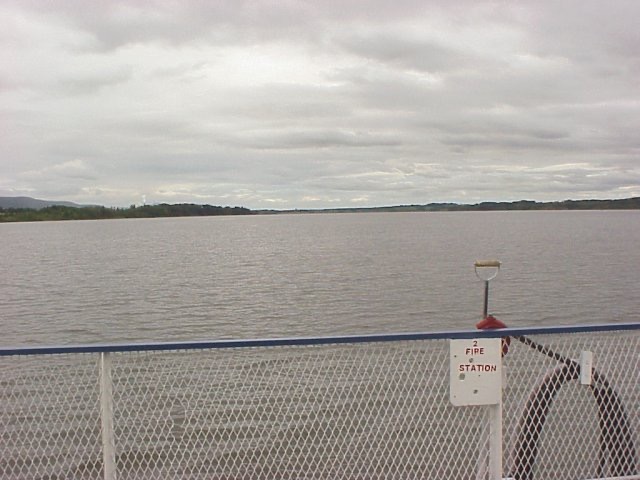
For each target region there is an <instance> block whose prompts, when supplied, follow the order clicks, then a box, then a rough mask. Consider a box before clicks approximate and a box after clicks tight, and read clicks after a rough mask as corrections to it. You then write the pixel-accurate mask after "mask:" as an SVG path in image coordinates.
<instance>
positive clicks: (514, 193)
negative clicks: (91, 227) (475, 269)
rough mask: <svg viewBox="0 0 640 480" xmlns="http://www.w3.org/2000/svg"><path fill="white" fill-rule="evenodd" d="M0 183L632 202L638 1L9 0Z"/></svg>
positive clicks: (270, 202) (0, 103) (130, 191)
mask: <svg viewBox="0 0 640 480" xmlns="http://www.w3.org/2000/svg"><path fill="white" fill-rule="evenodd" d="M0 19H1V24H2V28H1V29H0V30H1V31H0V196H18V195H27V196H32V197H36V198H44V199H58V200H71V201H76V202H80V203H94V204H95V203H98V204H103V205H109V206H128V205H130V204H133V203H135V204H141V203H142V202H143V201H146V202H147V203H155V202H169V203H179V202H194V203H209V204H214V205H242V206H246V207H250V208H279V209H280V208H282V209H284V208H324V207H350V206H380V205H395V204H411V203H418V204H422V203H430V202H445V201H453V202H461V203H475V202H479V201H485V200H501V201H511V200H519V199H530V200H538V201H548V200H564V199H568V198H571V199H584V198H625V197H631V196H639V195H640V135H639V132H640V28H638V19H640V2H638V1H635V0H630V1H622V0H615V1H613V2H604V1H600V0H598V1H590V0H580V1H562V0H554V1H546V0H545V1H540V0H529V1H481V0H479V1H470V0H463V1H444V0H443V1H428V0H394V1H380V0H367V1H360V0H340V1H338V0H310V1H294V0H253V1H243V0H229V1H226V0H219V1H216V0H199V1H187V0H184V1H183V0H176V1H165V0H158V1H152V0H149V1H127V2H115V1H113V2H111V1H109V2H106V1H105V2H87V1H85V0H68V1H65V0H59V1H55V0H54V1H46V2H45V1H35V0H33V1H29V0H15V1H13V0H2V1H1V2H0Z"/></svg>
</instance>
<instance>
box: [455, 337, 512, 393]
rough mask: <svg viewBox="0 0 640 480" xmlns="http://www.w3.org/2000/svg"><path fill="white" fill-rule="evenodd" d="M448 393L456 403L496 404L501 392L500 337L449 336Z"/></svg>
mask: <svg viewBox="0 0 640 480" xmlns="http://www.w3.org/2000/svg"><path fill="white" fill-rule="evenodd" d="M449 353H450V365H451V367H450V384H449V397H450V399H451V403H452V404H454V405H456V406H465V405H496V404H498V403H500V399H501V396H502V340H501V339H500V338H478V339H470V340H451V341H450V344H449Z"/></svg>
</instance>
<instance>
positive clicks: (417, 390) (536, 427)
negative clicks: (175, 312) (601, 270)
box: [0, 323, 640, 480]
mask: <svg viewBox="0 0 640 480" xmlns="http://www.w3.org/2000/svg"><path fill="white" fill-rule="evenodd" d="M639 352H640V323H627V324H611V325H591V326H570V327H546V328H508V329H500V330H486V331H477V330H474V331H458V332H439V333H415V334H393V335H366V336H336V337H323V338H281V339H267V340H221V341H212V342H178V343H175V342H174V343H144V344H109V345H86V346H59V347H20V348H2V349H0V478H10V479H36V478H50V479H53V478H78V479H83V478H87V479H88V478H105V479H108V480H113V479H116V478H117V479H158V478H184V479H196V478H202V479H204V478H206V479H220V480H222V479H272V478H278V479H338V478H345V479H383V478H384V479H412V478H425V479H436V478H437V479H445V478H446V479H501V478H504V479H506V478H513V479H518V480H529V479H550V478H553V479H565V478H566V479H585V480H586V479H603V478H618V479H630V478H640V458H639V450H640V355H639Z"/></svg>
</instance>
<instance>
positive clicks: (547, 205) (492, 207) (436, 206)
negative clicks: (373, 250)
mask: <svg viewBox="0 0 640 480" xmlns="http://www.w3.org/2000/svg"><path fill="white" fill-rule="evenodd" d="M638 209H640V197H633V198H624V199H619V200H565V201H563V202H534V201H532V200H519V201H517V202H482V203H476V204H472V205H469V204H458V203H429V204H427V205H398V206H391V207H370V208H335V209H325V210H289V211H286V212H278V211H271V212H269V213H294V212H295V213H348V212H354V213H355V212H485V211H506V210H638ZM261 213H267V212H261Z"/></svg>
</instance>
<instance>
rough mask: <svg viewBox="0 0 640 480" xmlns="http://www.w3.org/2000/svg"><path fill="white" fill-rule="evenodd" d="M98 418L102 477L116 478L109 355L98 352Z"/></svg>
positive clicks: (106, 478) (108, 479) (111, 479)
mask: <svg viewBox="0 0 640 480" xmlns="http://www.w3.org/2000/svg"><path fill="white" fill-rule="evenodd" d="M100 419H101V421H102V455H103V465H104V479H105V480H116V449H115V438H114V434H113V386H112V383H111V356H110V355H109V353H108V352H102V353H100Z"/></svg>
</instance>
